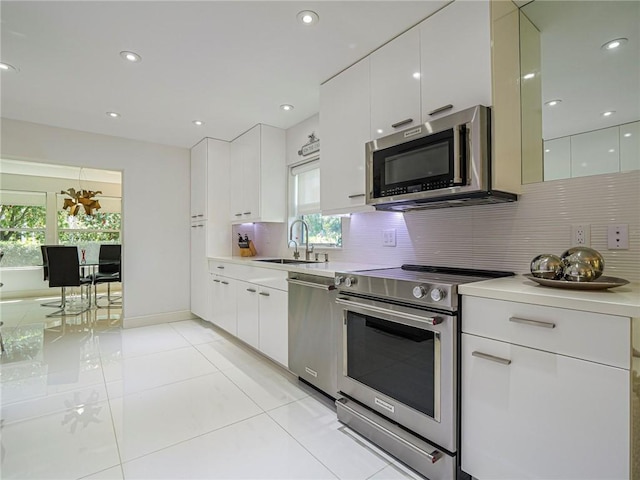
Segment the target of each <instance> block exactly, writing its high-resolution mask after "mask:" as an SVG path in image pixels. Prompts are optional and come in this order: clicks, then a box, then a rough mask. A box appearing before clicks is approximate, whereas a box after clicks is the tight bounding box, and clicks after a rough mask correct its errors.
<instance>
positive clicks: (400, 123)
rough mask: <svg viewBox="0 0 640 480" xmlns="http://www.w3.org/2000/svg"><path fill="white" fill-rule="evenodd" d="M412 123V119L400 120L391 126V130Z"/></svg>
mask: <svg viewBox="0 0 640 480" xmlns="http://www.w3.org/2000/svg"><path fill="white" fill-rule="evenodd" d="M411 122H413V118H407V119H406V120H402V121H401V122H398V123H394V124H393V125H391V126H392V127H393V128H398V127H402V126H403V125H407V124H409V123H411Z"/></svg>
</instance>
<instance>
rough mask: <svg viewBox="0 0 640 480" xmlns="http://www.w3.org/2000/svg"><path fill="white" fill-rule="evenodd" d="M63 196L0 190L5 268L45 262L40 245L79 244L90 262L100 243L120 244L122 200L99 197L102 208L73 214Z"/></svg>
mask: <svg viewBox="0 0 640 480" xmlns="http://www.w3.org/2000/svg"><path fill="white" fill-rule="evenodd" d="M64 198H65V196H64V195H60V194H56V193H45V192H27V191H9V190H0V250H2V251H3V252H4V257H3V259H2V265H0V266H2V267H33V266H40V265H42V253H41V250H40V246H41V245H45V244H48V245H49V244H56V243H57V244H59V245H77V246H78V247H79V248H82V249H85V258H86V260H87V261H97V260H98V253H99V250H100V244H101V243H120V227H121V213H120V209H121V199H120V198H116V197H100V199H99V200H100V206H101V208H100V210H98V211H97V212H96V213H95V214H94V215H92V216H88V215H85V214H84V213H80V214H79V215H77V216H75V217H72V216H69V214H68V213H67V211H66V210H63V209H62V205H63V203H64ZM47 219H49V220H50V221H49V222H47Z"/></svg>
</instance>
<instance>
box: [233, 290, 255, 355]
mask: <svg viewBox="0 0 640 480" xmlns="http://www.w3.org/2000/svg"><path fill="white" fill-rule="evenodd" d="M237 299H238V338H239V339H240V340H242V341H243V342H245V343H248V344H249V345H251V346H252V347H254V348H260V347H259V341H260V340H259V337H260V335H259V319H260V308H259V305H258V286H257V285H254V284H252V283H248V282H238V296H237Z"/></svg>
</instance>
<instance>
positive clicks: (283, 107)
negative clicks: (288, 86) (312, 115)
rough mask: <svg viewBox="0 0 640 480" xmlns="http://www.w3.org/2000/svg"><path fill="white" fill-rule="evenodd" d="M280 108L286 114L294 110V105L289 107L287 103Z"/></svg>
mask: <svg viewBox="0 0 640 480" xmlns="http://www.w3.org/2000/svg"><path fill="white" fill-rule="evenodd" d="M280 108H281V109H282V110H284V111H285V112H288V111H289V110H293V105H289V104H287V103H285V104H283V105H280Z"/></svg>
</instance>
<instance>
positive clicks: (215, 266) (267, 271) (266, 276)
mask: <svg viewBox="0 0 640 480" xmlns="http://www.w3.org/2000/svg"><path fill="white" fill-rule="evenodd" d="M209 270H210V272H211V273H214V274H217V275H222V276H225V277H228V278H235V279H236V280H242V281H244V282H251V283H255V284H257V285H264V286H265V287H271V288H277V289H278V290H284V291H285V292H286V291H287V290H288V285H287V271H286V270H277V269H275V268H261V267H254V266H252V265H238V264H237V263H225V262H217V261H211V263H210V266H209Z"/></svg>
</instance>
